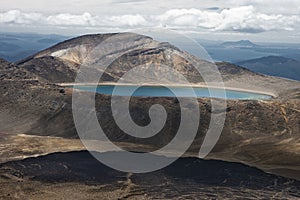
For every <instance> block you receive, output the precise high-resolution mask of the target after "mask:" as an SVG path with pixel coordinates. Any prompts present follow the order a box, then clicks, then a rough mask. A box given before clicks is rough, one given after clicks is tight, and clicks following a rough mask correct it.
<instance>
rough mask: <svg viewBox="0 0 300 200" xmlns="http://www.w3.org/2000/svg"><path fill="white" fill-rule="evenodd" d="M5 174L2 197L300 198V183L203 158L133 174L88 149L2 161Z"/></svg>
mask: <svg viewBox="0 0 300 200" xmlns="http://www.w3.org/2000/svg"><path fill="white" fill-rule="evenodd" d="M105 154H107V155H108V156H109V155H110V154H120V155H119V156H120V157H122V154H121V153H111V152H107V153H105ZM0 174H1V176H0V186H1V187H0V198H6V199H10V196H11V197H12V198H13V196H14V195H19V197H22V198H29V199H57V198H59V199H65V198H67V199H69V198H73V197H74V198H75V197H76V199H87V198H88V199H97V198H101V199H220V198H230V199H253V198H255V199H269V198H272V199H280V200H281V199H296V198H300V192H299V191H300V182H298V181H293V180H290V179H286V178H282V177H278V176H274V175H271V174H266V173H264V172H262V171H260V170H257V169H255V168H251V167H247V166H245V165H243V164H237V163H227V162H222V161H213V160H211V161H204V160H200V159H197V158H181V159H179V160H177V161H176V162H174V163H173V164H171V165H170V166H168V167H166V168H164V169H162V170H159V171H156V172H152V173H147V174H129V173H123V172H118V171H115V170H113V169H110V168H108V167H107V166H105V165H103V164H101V163H100V162H98V161H97V160H96V159H95V158H93V157H92V156H91V155H90V154H89V153H88V152H86V151H82V152H70V153H56V154H51V155H47V156H43V157H37V158H29V159H25V160H23V161H15V162H9V163H6V164H2V165H0ZM16 188H17V189H16ZM41 191H43V192H41Z"/></svg>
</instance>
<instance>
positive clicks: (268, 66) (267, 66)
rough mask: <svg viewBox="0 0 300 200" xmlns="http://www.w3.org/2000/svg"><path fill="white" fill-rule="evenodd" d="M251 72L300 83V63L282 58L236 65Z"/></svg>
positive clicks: (254, 60)
mask: <svg viewBox="0 0 300 200" xmlns="http://www.w3.org/2000/svg"><path fill="white" fill-rule="evenodd" d="M236 64H237V65H240V66H243V67H245V68H247V69H249V70H251V71H254V72H258V73H262V74H266V75H271V76H279V77H283V78H289V79H294V80H298V81H300V61H297V60H294V59H291V58H285V57H282V56H267V57H262V58H257V59H251V60H246V61H242V62H238V63H236Z"/></svg>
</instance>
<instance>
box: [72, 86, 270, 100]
mask: <svg viewBox="0 0 300 200" xmlns="http://www.w3.org/2000/svg"><path fill="white" fill-rule="evenodd" d="M115 87H116V86H113V85H101V86H97V88H96V92H97V93H100V94H106V95H112V93H113V91H114V89H115ZM73 88H74V89H78V90H83V91H89V92H93V91H94V89H95V86H73ZM168 88H170V89H168ZM168 88H166V87H163V86H141V87H139V88H137V89H136V90H134V89H135V86H130V85H121V86H118V89H117V90H115V91H114V95H117V96H136V97H175V96H177V97H190V96H191V89H190V88H188V87H181V86H180V87H168ZM192 89H193V90H194V93H195V94H196V96H197V97H199V98H224V93H223V90H221V89H210V90H208V89H207V88H201V87H193V88H192ZM133 91H134V92H133ZM132 92H133V94H132ZM173 92H174V93H173ZM210 92H211V93H210ZM131 94H132V95H131ZM175 94H176V95H175ZM225 96H226V98H227V99H243V100H263V99H270V98H272V96H270V95H266V94H258V93H253V92H242V91H235V90H225Z"/></svg>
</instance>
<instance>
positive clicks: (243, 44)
mask: <svg viewBox="0 0 300 200" xmlns="http://www.w3.org/2000/svg"><path fill="white" fill-rule="evenodd" d="M221 46H222V47H226V48H254V47H258V45H256V44H254V43H252V42H251V41H249V40H240V41H237V42H224V43H222V44H221Z"/></svg>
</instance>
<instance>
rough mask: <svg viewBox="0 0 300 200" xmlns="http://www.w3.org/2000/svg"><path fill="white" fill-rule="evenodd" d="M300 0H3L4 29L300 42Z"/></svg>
mask: <svg viewBox="0 0 300 200" xmlns="http://www.w3.org/2000/svg"><path fill="white" fill-rule="evenodd" d="M299 13H300V0H285V1H282V0H273V1H272V0H264V1H262V0H251V1H250V0H226V1H221V0H172V1H161V0H151V1H148V0H101V1H99V0H84V1H82V0H51V1H49V0H47V1H45V0H26V1H24V0H2V1H1V8H0V29H1V32H11V31H14V32H38V33H56V34H64V35H70V34H72V35H74V34H85V33H95V32H120V31H128V30H132V29H136V28H149V27H151V28H169V29H172V30H177V31H179V32H182V33H185V34H187V35H191V36H194V37H199V38H203V39H213V40H235V39H251V40H254V41H261V42H263V41H266V40H268V41H274V42H297V43H300V14H299Z"/></svg>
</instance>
